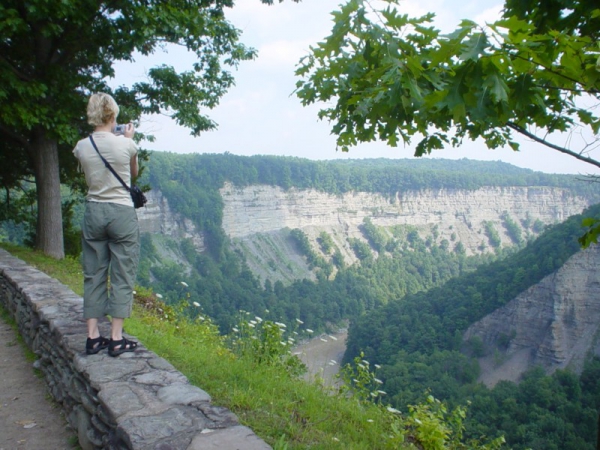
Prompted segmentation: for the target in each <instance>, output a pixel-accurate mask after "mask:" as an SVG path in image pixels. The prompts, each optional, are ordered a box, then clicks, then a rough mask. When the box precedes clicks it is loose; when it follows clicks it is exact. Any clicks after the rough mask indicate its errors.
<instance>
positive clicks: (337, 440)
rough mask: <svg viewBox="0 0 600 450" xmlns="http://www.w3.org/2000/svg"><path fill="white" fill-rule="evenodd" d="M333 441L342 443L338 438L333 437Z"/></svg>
mask: <svg viewBox="0 0 600 450" xmlns="http://www.w3.org/2000/svg"><path fill="white" fill-rule="evenodd" d="M331 439H333V440H334V441H335V442H340V440H339V439H338V438H336V437H332V438H331Z"/></svg>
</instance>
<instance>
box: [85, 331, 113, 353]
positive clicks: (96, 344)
mask: <svg viewBox="0 0 600 450" xmlns="http://www.w3.org/2000/svg"><path fill="white" fill-rule="evenodd" d="M109 343H110V341H109V340H108V339H106V338H105V337H102V336H99V337H97V338H96V339H90V338H87V341H85V352H86V353H87V354H88V355H95V354H96V353H98V352H99V351H100V350H104V349H105V348H107V347H108V345H109Z"/></svg>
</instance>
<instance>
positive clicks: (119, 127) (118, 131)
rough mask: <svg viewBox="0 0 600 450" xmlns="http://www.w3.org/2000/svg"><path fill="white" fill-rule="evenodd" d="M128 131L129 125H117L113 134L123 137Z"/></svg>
mask: <svg viewBox="0 0 600 450" xmlns="http://www.w3.org/2000/svg"><path fill="white" fill-rule="evenodd" d="M126 129H127V125H117V126H116V127H115V128H114V129H113V133H114V134H115V135H117V136H121V135H122V134H125V130H126Z"/></svg>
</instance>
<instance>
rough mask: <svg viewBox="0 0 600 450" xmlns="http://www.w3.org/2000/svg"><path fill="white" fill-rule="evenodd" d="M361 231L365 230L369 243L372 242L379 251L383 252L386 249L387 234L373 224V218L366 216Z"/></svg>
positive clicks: (372, 245)
mask: <svg viewBox="0 0 600 450" xmlns="http://www.w3.org/2000/svg"><path fill="white" fill-rule="evenodd" d="M361 231H362V232H363V234H364V236H365V238H366V239H367V240H368V241H369V244H371V247H373V248H374V249H375V250H376V251H377V252H378V253H381V252H383V251H384V250H385V248H386V245H387V237H386V235H385V234H384V233H383V232H382V231H381V229H379V228H378V227H376V226H375V225H373V222H371V219H369V218H368V217H365V218H364V220H363V224H362V227H361ZM361 259H362V258H361Z"/></svg>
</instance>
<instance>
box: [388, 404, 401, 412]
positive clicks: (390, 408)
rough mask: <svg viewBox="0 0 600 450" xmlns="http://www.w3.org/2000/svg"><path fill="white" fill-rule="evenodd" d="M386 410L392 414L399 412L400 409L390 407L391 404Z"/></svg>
mask: <svg viewBox="0 0 600 450" xmlns="http://www.w3.org/2000/svg"><path fill="white" fill-rule="evenodd" d="M387 410H388V411H389V412H391V413H394V414H400V411H398V410H397V409H396V408H392V407H391V406H388V407H387Z"/></svg>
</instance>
